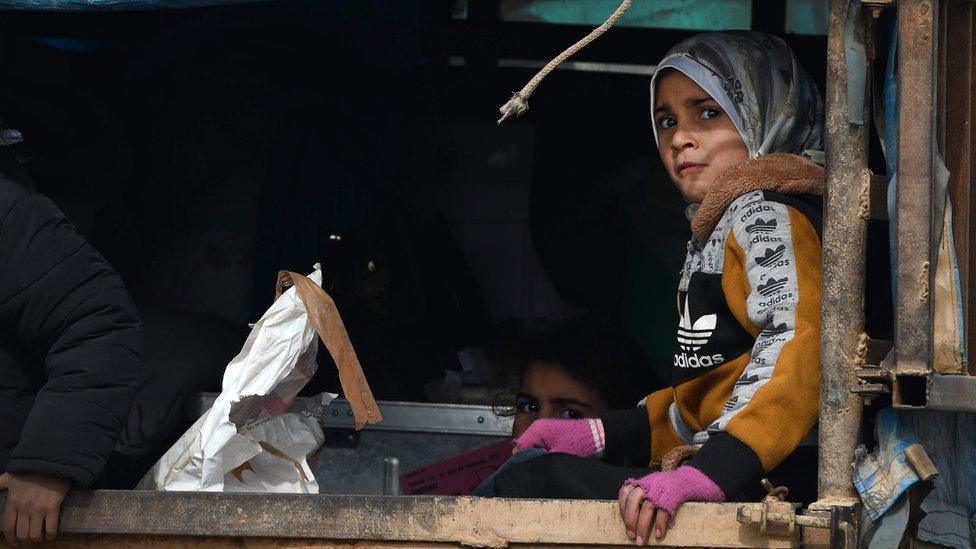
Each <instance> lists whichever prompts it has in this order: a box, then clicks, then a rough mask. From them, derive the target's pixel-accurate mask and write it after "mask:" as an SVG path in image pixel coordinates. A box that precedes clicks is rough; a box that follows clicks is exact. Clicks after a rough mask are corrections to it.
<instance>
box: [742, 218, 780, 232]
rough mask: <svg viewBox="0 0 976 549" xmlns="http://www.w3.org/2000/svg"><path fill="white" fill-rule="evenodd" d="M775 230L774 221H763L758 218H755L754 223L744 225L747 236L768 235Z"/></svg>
mask: <svg viewBox="0 0 976 549" xmlns="http://www.w3.org/2000/svg"><path fill="white" fill-rule="evenodd" d="M775 230H776V220H775V219H770V220H769V221H766V220H765V219H763V218H761V217H759V218H756V222H755V223H753V224H752V225H746V232H747V233H749V234H769V233H771V232H773V231H775Z"/></svg>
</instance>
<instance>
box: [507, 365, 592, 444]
mask: <svg viewBox="0 0 976 549" xmlns="http://www.w3.org/2000/svg"><path fill="white" fill-rule="evenodd" d="M607 408H608V406H607V402H606V400H604V398H603V396H602V395H600V393H599V392H598V391H596V390H595V389H593V388H592V387H590V386H589V385H587V384H585V383H583V382H582V381H580V380H578V379H576V378H575V377H574V376H573V375H572V374H571V373H570V372H569V370H567V369H566V368H564V367H563V366H562V365H561V364H556V363H552V362H545V361H542V360H536V361H534V362H532V363H531V364H529V366H528V368H526V369H525V373H524V374H523V375H522V384H521V386H520V387H519V392H518V400H517V401H516V404H515V423H514V425H513V426H512V436H514V437H518V436H520V435H521V434H522V433H523V432H524V431H525V430H526V429H527V428H528V427H529V425H531V424H532V422H533V421H535V420H537V419H539V418H549V419H578V418H583V417H594V416H596V415H598V414H600V413H602V412H605V411H606V410H607Z"/></svg>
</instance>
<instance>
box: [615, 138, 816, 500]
mask: <svg viewBox="0 0 976 549" xmlns="http://www.w3.org/2000/svg"><path fill="white" fill-rule="evenodd" d="M822 187H823V171H822V170H821V168H820V167H819V166H817V165H815V164H813V163H811V162H808V161H806V160H804V159H802V158H800V157H799V156H795V155H788V154H771V155H766V156H763V157H761V158H759V159H756V160H752V161H749V162H746V163H744V164H741V165H739V166H736V167H734V168H732V169H730V170H728V171H727V172H725V173H724V174H723V175H722V176H721V177H720V179H719V181H717V182H716V184H715V186H714V187H713V188H712V189H711V190H710V191H709V193H708V195H707V196H706V197H705V200H704V201H703V202H702V205H701V207H700V208H699V209H698V211H697V212H696V214H695V217H694V219H693V221H692V232H693V234H694V238H693V239H692V241H691V242H690V243H689V244H688V254H687V256H686V259H685V264H684V267H683V269H682V272H681V279H680V282H679V285H678V307H679V312H680V321H679V325H678V328H677V333H676V346H675V353H674V365H673V368H672V380H671V387H668V388H666V389H663V390H660V391H657V392H655V393H652V394H651V395H649V396H648V397H647V399H646V400H645V406H646V414H647V416H646V418H647V419H646V421H647V422H649V423H650V432H651V436H650V441H649V447H648V448H647V449H648V450H649V457H650V462H651V464H652V465H659V464H660V463H661V460H662V458H663V457H664V456H665V454H667V453H668V452H669V451H671V450H672V449H674V448H676V447H678V446H682V445H695V446H698V447H699V451H698V453H697V454H696V455H695V456H694V457H693V458H692V460H691V462H690V463H689V464H690V465H692V466H694V467H696V468H698V469H699V470H701V471H702V472H703V473H705V474H706V475H708V476H709V477H710V478H711V479H712V480H713V481H715V483H716V484H718V485H719V487H721V488H722V490H723V491H724V492H725V494H726V495H728V496H732V495H733V494H738V493H741V492H742V491H743V490H744V489H746V488H747V487H748V486H749V485H750V483H756V484H758V481H759V479H760V478H761V477H762V476H763V475H764V474H765V473H767V472H769V471H771V470H773V469H774V468H776V467H777V466H778V465H779V464H780V463H781V462H782V461H783V460H784V459H785V458H786V457H787V456H789V455H790V454H791V453H793V451H794V450H795V449H796V448H797V447H798V446H799V445H800V444H801V442H802V441H804V439H805V438H806V437H808V436H809V435H810V434H811V432H812V430H813V428H814V426H815V424H816V421H817V416H818V409H819V406H818V402H819V400H818V395H819V393H818V389H819V379H820V376H819V365H820V260H821V245H820V225H821V202H822V200H821V196H820V195H821V194H822ZM632 418H633V416H631V420H629V421H620V420H615V419H614V417H613V416H608V417H606V418H605V419H604V424H605V429H606V431H607V452H608V454H610V453H612V448H611V447H612V446H613V445H615V443H617V444H619V443H622V442H623V441H625V440H626V439H628V438H630V439H631V440H633V439H632V438H631V437H632V436H633V434H632V430H633V426H634V421H633V419H632ZM641 423H643V422H641ZM644 425H645V428H646V424H644ZM626 430H630V431H631V433H630V435H627V433H625V432H623V431H626ZM645 433H646V431H645ZM646 436H647V435H646V434H645V435H644V437H646Z"/></svg>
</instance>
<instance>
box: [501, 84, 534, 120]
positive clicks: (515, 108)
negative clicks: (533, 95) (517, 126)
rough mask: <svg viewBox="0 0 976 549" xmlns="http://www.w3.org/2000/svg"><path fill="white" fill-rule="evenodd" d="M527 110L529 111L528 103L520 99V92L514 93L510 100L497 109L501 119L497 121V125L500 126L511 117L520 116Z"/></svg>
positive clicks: (522, 98)
mask: <svg viewBox="0 0 976 549" xmlns="http://www.w3.org/2000/svg"><path fill="white" fill-rule="evenodd" d="M527 110H529V102H528V101H526V100H525V98H524V97H522V93H521V92H515V93H513V94H512V98H511V99H509V100H508V102H507V103H505V104H504V105H502V106H501V108H499V109H498V111H499V112H501V113H502V117H501V118H499V119H498V123H499V124H501V123H502V122H504V121H505V120H507V119H509V118H511V117H513V116H516V117H517V116H522V114H523V113H524V112H525V111H527Z"/></svg>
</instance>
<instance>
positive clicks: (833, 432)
mask: <svg viewBox="0 0 976 549" xmlns="http://www.w3.org/2000/svg"><path fill="white" fill-rule="evenodd" d="M850 8H851V1H850V0H831V1H830V21H829V27H828V33H827V89H826V103H827V112H826V115H827V120H826V123H827V151H826V153H827V163H826V170H825V177H826V190H825V196H824V230H823V297H822V315H821V317H822V325H821V336H820V467H819V495H820V501H818V502H817V504H814V508H815V509H829V508H830V507H831V506H833V505H838V504H848V505H853V504H855V503H856V501H857V496H856V494H855V492H854V482H853V478H852V473H851V462H852V460H853V459H854V448H855V446H856V445H857V443H858V434H859V429H860V424H861V399H860V397H858V396H857V395H856V394H854V393H852V392H851V387H853V386H854V385H855V384H856V383H857V379H856V378H855V376H854V364H853V363H852V362H851V360H850V358H849V357H852V356H854V355H855V350H856V348H857V344H858V339H859V337H860V335H861V332H862V331H863V330H864V309H863V306H862V299H863V294H864V291H863V290H864V270H865V268H864V258H865V242H866V229H867V226H866V221H865V220H864V219H862V218H861V217H860V216H859V215H858V211H859V205H860V197H861V185H862V181H863V180H864V178H863V177H862V174H863V172H864V171H865V170H867V162H868V133H869V129H870V128H869V126H868V123H867V113H868V112H869V109H868V107H867V94H866V93H865V95H864V98H863V101H864V105H863V106H864V109H863V112H864V115H865V116H864V120H863V122H862V123H861V124H860V125H858V124H852V123H851V122H850V120H849V115H848V112H849V109H848V104H847V100H848V99H847V97H848V95H847V64H846V56H845V51H844V31H845V24H847V22H848V18H849V17H854V18H855V19H854V21H852V22H851V23H852V24H854V25H855V27H854V29H855V33H856V34H860V36H862V37H863V36H864V28H865V26H864V14H863V13H862V11H861V9H860V5H859V3H858V4H857V9H854V10H851V9H850Z"/></svg>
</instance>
